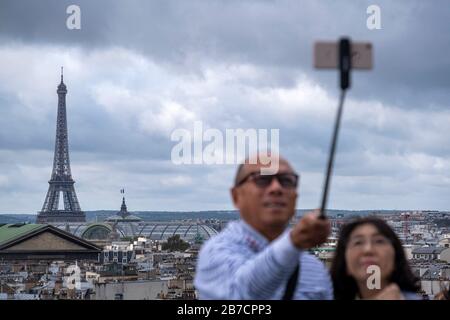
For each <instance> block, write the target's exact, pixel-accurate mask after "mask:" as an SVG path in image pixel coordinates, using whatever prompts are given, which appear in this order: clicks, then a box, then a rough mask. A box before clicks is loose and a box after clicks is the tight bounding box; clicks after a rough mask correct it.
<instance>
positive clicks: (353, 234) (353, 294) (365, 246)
mask: <svg viewBox="0 0 450 320" xmlns="http://www.w3.org/2000/svg"><path fill="white" fill-rule="evenodd" d="M377 277H378V279H377ZM331 278H332V281H333V288H334V298H335V299H337V300H353V299H387V300H397V299H399V300H402V299H407V300H408V299H420V297H419V296H418V295H417V292H418V290H419V288H420V286H419V283H418V278H417V277H415V276H414V274H413V273H412V271H411V269H410V267H409V264H408V261H407V259H406V256H405V252H404V251H403V247H402V244H401V242H400V240H399V238H398V237H397V235H396V234H395V232H394V231H393V230H392V229H391V227H390V226H389V225H388V224H387V223H386V222H385V221H383V220H381V219H379V218H376V217H365V218H358V219H355V220H353V221H352V222H350V223H348V224H346V225H344V226H343V228H342V230H341V232H340V236H339V241H338V244H337V248H336V253H335V257H334V260H333V263H332V265H331Z"/></svg>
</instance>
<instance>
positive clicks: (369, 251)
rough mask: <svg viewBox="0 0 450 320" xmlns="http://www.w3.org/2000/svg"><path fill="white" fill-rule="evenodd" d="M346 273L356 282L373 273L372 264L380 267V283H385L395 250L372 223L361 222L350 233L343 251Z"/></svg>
mask: <svg viewBox="0 0 450 320" xmlns="http://www.w3.org/2000/svg"><path fill="white" fill-rule="evenodd" d="M345 261H346V265H347V273H348V274H349V275H350V276H352V277H353V278H355V280H356V281H357V282H362V281H366V280H367V278H368V277H369V276H371V275H373V274H374V271H373V270H370V271H369V272H368V268H369V267H370V266H372V265H375V266H378V267H379V268H380V273H381V274H380V281H381V285H383V284H385V283H386V281H387V279H388V278H389V277H390V275H391V274H392V272H393V271H394V267H395V262H394V261H395V250H394V247H393V246H392V244H391V242H390V241H389V239H388V238H386V237H385V236H384V235H382V234H381V233H380V232H379V231H378V229H377V228H376V227H375V226H374V225H372V224H369V223H367V224H362V225H360V226H358V227H356V228H355V229H354V230H353V231H352V233H351V234H350V238H349V241H348V243H347V248H346V251H345Z"/></svg>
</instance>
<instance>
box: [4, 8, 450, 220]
mask: <svg viewBox="0 0 450 320" xmlns="http://www.w3.org/2000/svg"><path fill="white" fill-rule="evenodd" d="M371 4H373V3H372V2H371V1H359V2H357V3H355V2H353V1H340V2H339V3H330V2H328V1H304V2H298V1H293V0H280V1H275V2H265V1H263V2H261V1H245V2H239V3H236V2H228V1H227V2H220V1H208V2H204V1H192V2H189V3H184V2H179V1H163V2H158V1H155V2H153V1H152V2H146V1H142V2H139V1H138V2H135V3H133V4H124V3H123V2H121V1H108V2H102V1H96V2H92V1H85V0H80V1H77V5H78V6H79V7H80V10H81V19H82V21H81V29H80V30H70V29H68V28H67V26H66V19H67V17H68V14H67V13H66V8H67V6H68V5H70V3H67V2H63V1H51V0H44V1H39V2H26V4H24V3H23V2H21V1H9V0H6V1H1V3H0V40H1V42H0V43H1V44H0V105H1V107H0V213H18V214H20V213H37V212H38V211H39V210H41V207H42V202H43V199H44V198H45V194H46V191H47V188H48V180H49V173H50V172H51V170H52V161H53V151H54V146H55V145H54V143H55V141H54V139H55V129H56V128H55V122H56V111H57V95H56V93H55V89H56V86H57V85H58V83H59V77H60V66H64V82H65V83H66V85H67V88H68V93H67V100H66V103H67V120H68V132H69V149H70V155H71V169H72V174H73V177H74V180H75V181H76V184H75V188H76V190H77V196H78V200H79V203H80V206H81V209H82V210H83V211H94V210H103V209H107V210H115V209H116V208H119V207H120V202H121V197H122V194H121V193H120V190H121V189H125V196H126V198H127V203H128V205H129V209H130V211H132V212H133V211H202V210H233V209H234V208H233V205H232V201H231V197H230V194H229V189H230V187H231V186H232V183H233V179H234V174H235V170H236V165H204V164H202V165H196V164H192V165H176V164H174V163H173V162H172V161H171V149H172V148H173V146H174V145H175V144H176V143H175V142H173V141H171V139H170V136H171V133H172V132H173V131H174V130H176V129H185V130H188V131H192V130H193V124H194V122H195V121H202V123H203V124H204V125H205V127H209V128H214V129H217V130H219V131H221V132H225V130H226V129H238V128H243V129H268V130H270V129H279V136H280V148H279V149H280V152H281V154H282V155H284V156H285V157H286V158H287V159H288V160H290V161H291V162H292V165H293V167H294V168H295V169H296V170H297V171H298V172H299V173H300V175H301V179H300V186H299V199H298V201H297V207H298V208H316V207H318V206H319V204H320V197H321V193H322V190H321V189H322V185H323V178H324V172H325V168H326V160H327V156H328V149H329V144H330V138H331V130H332V125H333V120H334V116H335V111H336V107H337V103H338V94H339V92H338V89H337V74H336V72H331V71H316V70H315V69H313V67H312V48H313V43H314V41H316V40H337V39H338V38H339V37H341V36H343V35H348V36H350V37H351V38H352V39H354V40H355V41H369V42H372V43H373V45H374V69H373V70H372V71H369V72H366V71H364V72H362V71H360V72H354V73H353V75H352V88H351V89H350V91H349V92H348V96H347V100H346V103H345V109H344V114H343V122H342V127H341V129H342V131H341V133H340V137H339V143H338V149H337V153H336V159H335V170H334V175H333V178H332V182H331V187H330V195H329V199H328V206H329V208H330V209H345V210H364V209H366V210H383V209H388V210H392V209H404V208H411V209H410V210H441V211H447V210H450V197H448V194H449V193H450V143H449V137H448V132H447V131H448V129H447V128H448V124H449V123H450V108H449V101H450V91H449V90H448V88H449V87H450V58H449V57H448V54H447V53H448V52H450V42H449V38H448V35H447V34H446V33H445V32H443V30H446V29H447V27H448V26H447V25H448V21H449V20H450V12H449V11H448V10H443V9H442V8H446V7H448V3H447V2H446V1H439V0H438V1H434V2H432V3H428V2H423V1H419V0H416V1H395V2H392V1H387V0H384V1H378V2H377V5H379V7H380V8H381V29H379V30H370V29H368V28H367V25H366V20H367V17H368V14H367V12H366V9H367V7H368V6H369V5H371ZM24 6H25V7H27V10H24V9H23V8H24ZM368 208H369V209H368Z"/></svg>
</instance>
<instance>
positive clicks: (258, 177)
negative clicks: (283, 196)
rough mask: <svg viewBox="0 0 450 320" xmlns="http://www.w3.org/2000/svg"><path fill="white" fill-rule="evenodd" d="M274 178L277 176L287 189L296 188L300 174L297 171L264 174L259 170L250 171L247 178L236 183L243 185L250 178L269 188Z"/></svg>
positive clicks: (262, 186) (259, 185) (257, 183)
mask: <svg viewBox="0 0 450 320" xmlns="http://www.w3.org/2000/svg"><path fill="white" fill-rule="evenodd" d="M273 178H277V180H278V183H279V184H280V185H281V186H282V187H283V188H286V189H295V188H297V184H298V175H296V174H295V173H279V174H274V175H262V174H260V173H259V172H252V173H249V174H248V175H247V176H246V177H245V178H243V179H242V180H241V181H239V182H238V183H237V184H236V187H239V186H241V185H243V184H244V183H245V182H247V181H248V180H249V179H251V181H253V183H254V184H256V185H257V186H258V187H261V188H267V187H268V186H270V184H271V183H272V180H273Z"/></svg>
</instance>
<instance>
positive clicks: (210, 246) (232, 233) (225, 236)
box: [194, 220, 333, 300]
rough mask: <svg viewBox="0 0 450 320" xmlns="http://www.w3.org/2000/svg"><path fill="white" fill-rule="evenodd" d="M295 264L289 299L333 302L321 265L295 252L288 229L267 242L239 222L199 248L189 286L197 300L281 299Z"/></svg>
mask: <svg viewBox="0 0 450 320" xmlns="http://www.w3.org/2000/svg"><path fill="white" fill-rule="evenodd" d="M298 262H300V273H299V277H298V282H297V286H296V289H295V293H294V295H293V298H292V299H296V300H297V299H298V300H304V299H315V300H318V299H319V300H322V299H324V300H331V299H333V289H332V284H331V279H330V276H329V274H328V271H327V270H326V268H325V266H324V264H323V263H322V262H321V261H319V260H318V259H317V258H316V257H314V256H313V255H311V254H309V253H308V252H306V251H303V250H299V249H297V248H296V247H295V246H294V244H293V243H292V241H291V238H290V236H289V230H286V231H285V232H284V233H283V234H282V235H280V236H279V237H278V238H277V239H275V240H273V241H272V242H269V241H268V240H267V239H266V238H265V237H264V236H263V235H261V234H260V233H259V232H257V231H256V230H255V229H254V228H252V227H251V226H250V225H248V224H247V223H246V222H244V221H243V220H239V221H232V222H230V223H229V224H228V225H227V227H226V228H225V229H224V230H223V231H222V232H220V233H219V234H218V235H216V236H214V237H212V238H211V239H209V240H208V241H206V242H205V244H204V245H203V246H202V248H201V250H200V253H199V257H198V262H197V269H196V275H195V279H194V286H195V288H196V289H197V291H198V294H199V298H200V299H217V300H219V299H223V300H244V299H251V300H265V299H272V300H281V299H282V297H283V295H284V291H285V288H286V284H287V282H288V280H289V277H290V276H291V275H292V273H293V272H294V270H295V267H296V266H297V264H298Z"/></svg>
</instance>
